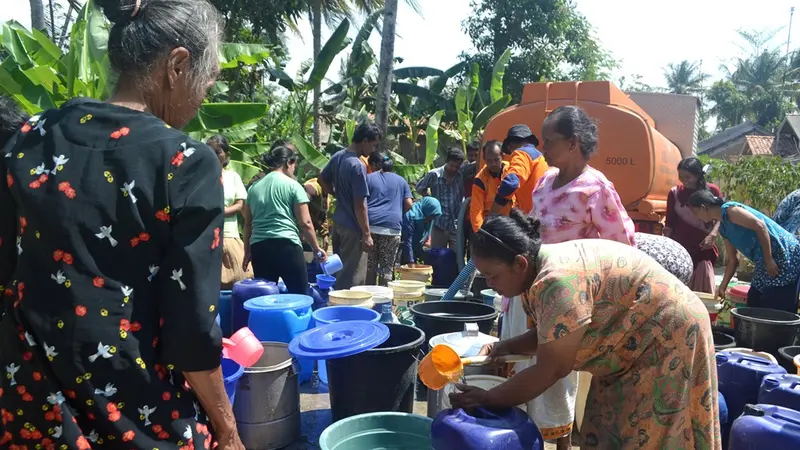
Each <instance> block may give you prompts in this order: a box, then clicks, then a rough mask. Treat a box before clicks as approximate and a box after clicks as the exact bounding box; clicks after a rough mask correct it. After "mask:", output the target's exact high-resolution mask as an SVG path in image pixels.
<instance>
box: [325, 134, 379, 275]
mask: <svg viewBox="0 0 800 450" xmlns="http://www.w3.org/2000/svg"><path fill="white" fill-rule="evenodd" d="M382 138H383V135H382V133H381V130H380V128H378V126H377V125H375V124H374V123H372V122H369V121H365V122H362V123H361V124H359V125H358V127H356V130H355V133H353V141H352V143H351V144H350V146H349V147H348V148H346V149H344V150H339V151H338V152H336V154H335V155H333V157H331V160H330V161H329V162H328V164H327V165H326V166H325V168H324V169H322V173H320V176H319V182H320V184H321V185H322V188H323V190H325V191H327V192H333V195H334V197H335V198H336V210H335V211H334V213H333V222H334V223H335V226H334V227H332V232H331V237H332V239H333V252H334V253H336V254H337V255H339V258H341V259H342V264H343V265H344V267H343V268H342V270H341V271H339V272H338V273H336V274H335V276H336V289H350V288H351V287H353V286H358V285H362V284H364V281H365V279H366V275H367V274H366V270H367V253H366V252H368V251H370V250H371V249H372V245H373V243H372V236H371V235H370V229H369V216H368V214H367V200H366V199H367V197H369V188H368V187H367V171H366V167H365V166H364V163H363V162H362V161H361V159H359V158H360V157H361V156H369V155H370V154H372V153H373V152H374V151H375V147H376V146H377V145H378V142H380V140H381V139H382Z"/></svg>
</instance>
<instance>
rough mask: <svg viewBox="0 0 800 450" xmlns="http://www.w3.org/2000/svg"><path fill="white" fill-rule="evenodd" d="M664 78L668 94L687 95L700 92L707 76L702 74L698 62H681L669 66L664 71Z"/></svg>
mask: <svg viewBox="0 0 800 450" xmlns="http://www.w3.org/2000/svg"><path fill="white" fill-rule="evenodd" d="M664 77H665V78H666V79H667V89H668V91H669V92H671V93H673V94H683V95H688V94H696V93H699V92H701V91H702V90H703V83H704V82H705V81H706V80H708V78H709V75H708V74H706V73H703V72H702V70H701V68H700V63H699V62H689V61H687V60H683V61H681V62H680V63H678V64H669V65H668V66H667V69H666V70H664Z"/></svg>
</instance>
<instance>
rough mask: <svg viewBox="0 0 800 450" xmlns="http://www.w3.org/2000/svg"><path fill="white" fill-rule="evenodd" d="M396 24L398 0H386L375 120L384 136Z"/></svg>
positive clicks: (390, 89) (387, 127)
mask: <svg viewBox="0 0 800 450" xmlns="http://www.w3.org/2000/svg"><path fill="white" fill-rule="evenodd" d="M396 26H397V0H386V3H385V5H384V14H383V31H382V36H381V62H380V66H379V67H378V92H377V99H376V102H375V120H376V122H377V124H378V126H379V127H380V128H381V130H382V131H383V134H384V136H385V135H386V132H387V130H388V129H389V101H390V99H391V97H392V68H393V65H394V38H395V28H396ZM381 145H383V144H381Z"/></svg>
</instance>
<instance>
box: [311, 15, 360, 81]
mask: <svg viewBox="0 0 800 450" xmlns="http://www.w3.org/2000/svg"><path fill="white" fill-rule="evenodd" d="M348 31H350V21H349V20H347V19H344V20H342V23H340V24H339V26H338V27H337V28H336V31H334V32H333V34H332V35H331V37H330V38H329V39H328V41H327V42H325V45H323V46H322V50H320V52H319V55H317V58H316V60H315V61H314V68H313V69H311V73H310V74H309V75H308V81H306V85H305V89H307V90H309V91H310V90H312V89H314V88H315V87H317V86H319V85H320V83H322V80H323V79H324V78H325V75H326V74H327V73H328V69H330V67H331V64H332V63H333V60H334V59H335V58H336V55H338V54H339V53H341V51H342V50H344V49H345V48H346V47H347V46H348V45H349V43H350V42H349V39H348V38H347V33H348Z"/></svg>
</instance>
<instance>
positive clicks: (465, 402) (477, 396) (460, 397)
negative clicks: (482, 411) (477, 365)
mask: <svg viewBox="0 0 800 450" xmlns="http://www.w3.org/2000/svg"><path fill="white" fill-rule="evenodd" d="M456 387H457V388H458V390H459V391H461V392H453V393H452V394H450V404H451V405H453V408H462V409H469V408H477V407H479V406H488V405H487V404H486V403H487V399H488V398H489V395H488V394H489V393H488V391H485V390H483V389H481V388H479V387H476V386H467V385H466V384H456Z"/></svg>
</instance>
